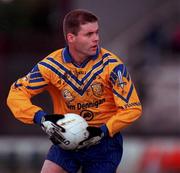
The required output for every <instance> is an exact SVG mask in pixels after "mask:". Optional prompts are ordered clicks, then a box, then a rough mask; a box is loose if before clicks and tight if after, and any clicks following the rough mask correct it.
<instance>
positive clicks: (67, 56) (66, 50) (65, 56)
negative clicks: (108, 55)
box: [62, 46, 99, 63]
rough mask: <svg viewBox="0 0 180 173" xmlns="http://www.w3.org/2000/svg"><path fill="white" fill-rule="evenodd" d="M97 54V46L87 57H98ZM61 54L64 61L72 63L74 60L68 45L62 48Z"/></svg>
mask: <svg viewBox="0 0 180 173" xmlns="http://www.w3.org/2000/svg"><path fill="white" fill-rule="evenodd" d="M98 55H99V48H97V50H96V54H95V55H92V56H90V57H88V58H87V59H93V60H95V59H96V58H97V57H98ZM62 56H63V60H64V62H65V63H73V62H74V60H73V58H72V56H71V54H70V52H69V48H68V46H67V47H65V48H64V49H63V51H62Z"/></svg>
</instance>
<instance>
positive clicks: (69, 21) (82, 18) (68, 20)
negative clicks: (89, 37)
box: [63, 9, 98, 39]
mask: <svg viewBox="0 0 180 173" xmlns="http://www.w3.org/2000/svg"><path fill="white" fill-rule="evenodd" d="M97 21H98V18H97V16H96V15H94V14H93V13H91V12H89V11H86V10H81V9H77V10H73V11H70V12H69V13H68V14H67V15H66V16H65V17H64V21H63V32H64V37H65V39H66V35H67V33H72V34H74V35H77V33H78V32H79V30H80V25H83V24H86V23H89V22H90V23H91V22H97Z"/></svg>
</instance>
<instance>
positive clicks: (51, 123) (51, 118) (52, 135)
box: [41, 114, 64, 145]
mask: <svg viewBox="0 0 180 173" xmlns="http://www.w3.org/2000/svg"><path fill="white" fill-rule="evenodd" d="M63 118H64V115H61V114H51V115H45V116H43V117H42V119H41V127H42V129H43V130H44V131H45V133H46V134H47V135H48V136H49V139H50V140H51V141H52V142H53V144H56V145H57V144H60V143H61V141H59V140H60V139H61V136H60V133H59V131H62V132H63V131H64V129H63V128H62V127H60V126H58V125H57V121H58V120H60V119H63Z"/></svg>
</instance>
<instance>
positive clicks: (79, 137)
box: [56, 113, 89, 150]
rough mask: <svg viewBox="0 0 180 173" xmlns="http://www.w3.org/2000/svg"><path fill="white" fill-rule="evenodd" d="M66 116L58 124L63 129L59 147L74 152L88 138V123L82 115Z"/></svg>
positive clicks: (71, 114) (72, 114)
mask: <svg viewBox="0 0 180 173" xmlns="http://www.w3.org/2000/svg"><path fill="white" fill-rule="evenodd" d="M64 116H65V118H63V119H60V120H58V121H57V122H56V124H57V125H58V126H59V127H60V128H61V133H60V136H61V139H60V140H61V143H60V144H59V145H60V147H61V148H63V149H65V150H73V149H75V148H77V146H78V145H79V143H80V142H81V141H83V140H85V139H86V138H87V137H88V135H89V132H88V131H87V130H86V128H87V127H88V123H87V122H86V120H85V119H84V118H82V117H81V116H80V115H77V114H74V113H67V114H65V115H64Z"/></svg>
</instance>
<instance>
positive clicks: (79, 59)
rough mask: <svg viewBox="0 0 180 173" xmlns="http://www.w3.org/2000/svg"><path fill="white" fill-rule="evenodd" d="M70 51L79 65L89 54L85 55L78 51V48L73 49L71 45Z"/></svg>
mask: <svg viewBox="0 0 180 173" xmlns="http://www.w3.org/2000/svg"><path fill="white" fill-rule="evenodd" d="M69 53H70V54H71V56H72V58H73V60H74V62H75V63H76V64H77V65H81V64H82V63H83V62H84V60H85V59H86V58H87V56H85V55H84V54H82V53H80V52H77V51H76V50H74V49H71V48H70V47H69Z"/></svg>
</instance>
